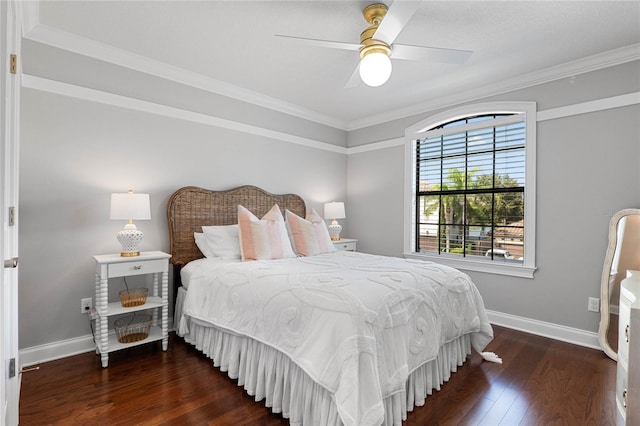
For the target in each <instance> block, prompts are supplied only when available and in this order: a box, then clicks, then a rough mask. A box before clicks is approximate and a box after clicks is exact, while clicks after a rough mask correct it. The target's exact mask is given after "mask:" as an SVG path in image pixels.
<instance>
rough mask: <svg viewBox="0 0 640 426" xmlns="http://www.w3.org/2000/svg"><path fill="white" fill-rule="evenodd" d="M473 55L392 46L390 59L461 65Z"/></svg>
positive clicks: (436, 48)
mask: <svg viewBox="0 0 640 426" xmlns="http://www.w3.org/2000/svg"><path fill="white" fill-rule="evenodd" d="M471 54H473V52H472V51H470V50H456V49H442V48H439V47H427V46H410V45H406V44H394V45H393V46H391V58H393V59H405V60H409V61H431V62H442V63H445V64H463V63H465V62H466V61H467V59H469V57H470V56H471Z"/></svg>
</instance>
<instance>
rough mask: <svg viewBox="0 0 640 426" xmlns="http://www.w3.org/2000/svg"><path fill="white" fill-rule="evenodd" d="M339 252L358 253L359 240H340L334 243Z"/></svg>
mask: <svg viewBox="0 0 640 426" xmlns="http://www.w3.org/2000/svg"><path fill="white" fill-rule="evenodd" d="M332 242H333V245H334V246H335V247H336V248H337V249H338V250H344V251H356V243H357V242H358V240H354V239H352V238H340V239H339V240H338V241H332Z"/></svg>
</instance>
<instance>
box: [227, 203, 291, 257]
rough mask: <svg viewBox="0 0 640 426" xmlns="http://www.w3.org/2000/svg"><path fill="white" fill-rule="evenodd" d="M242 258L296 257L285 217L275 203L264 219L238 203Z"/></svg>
mask: <svg viewBox="0 0 640 426" xmlns="http://www.w3.org/2000/svg"><path fill="white" fill-rule="evenodd" d="M238 225H239V226H240V252H241V253H242V260H266V259H283V258H288V257H296V255H295V253H294V252H293V249H292V248H291V242H290V241H289V237H288V235H287V229H286V227H285V224H284V218H283V217H282V213H281V212H280V208H279V207H278V205H277V204H275V205H274V206H273V207H272V208H271V210H269V211H268V212H267V214H265V215H264V216H263V217H262V219H258V218H257V217H256V216H255V215H254V214H253V213H251V212H250V211H249V210H247V209H246V208H245V207H244V206H241V205H238Z"/></svg>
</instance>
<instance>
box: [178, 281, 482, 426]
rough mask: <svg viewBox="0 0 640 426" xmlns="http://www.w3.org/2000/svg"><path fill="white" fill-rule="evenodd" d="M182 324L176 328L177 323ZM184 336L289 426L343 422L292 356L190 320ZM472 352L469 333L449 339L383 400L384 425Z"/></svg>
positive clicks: (420, 400)
mask: <svg viewBox="0 0 640 426" xmlns="http://www.w3.org/2000/svg"><path fill="white" fill-rule="evenodd" d="M185 294H186V293H185V291H184V289H183V288H180V289H179V291H178V298H177V300H176V312H175V316H174V318H176V320H179V319H180V318H181V317H182V305H183V301H184V296H185ZM176 328H178V327H176ZM188 328H189V332H188V333H187V334H186V335H184V336H182V337H183V338H184V340H185V341H186V342H188V343H191V344H192V345H194V346H195V347H196V348H197V349H198V350H199V351H201V352H202V353H204V354H205V355H206V356H207V357H209V358H211V359H212V360H213V365H214V366H216V367H219V368H220V370H221V371H224V372H227V374H228V375H229V377H231V378H232V379H237V380H238V386H243V387H244V389H245V391H246V392H247V393H248V394H249V395H251V396H253V397H254V398H255V400H256V401H261V400H263V399H264V400H265V405H266V406H267V407H270V408H271V411H273V412H274V413H281V414H282V416H283V417H285V418H287V419H289V423H290V424H291V425H314V426H315V425H342V421H341V420H340V417H339V416H338V411H337V410H336V406H335V404H334V402H333V398H332V395H331V393H330V392H329V391H327V390H326V389H325V388H323V387H322V386H320V385H319V384H317V383H316V382H314V381H313V380H312V379H311V378H310V377H309V376H308V375H307V374H306V373H305V372H304V371H303V370H302V369H301V368H300V367H298V365H296V364H295V363H293V362H292V361H291V360H290V358H289V357H288V356H287V355H285V354H283V353H282V352H280V351H278V350H277V349H274V348H272V347H271V346H268V345H266V344H263V343H261V342H258V341H256V340H253V339H251V338H249V337H246V336H242V335H237V334H235V333H231V332H229V331H225V330H221V329H218V328H216V327H214V326H211V325H209V324H205V323H201V322H199V321H190V322H189V324H188ZM470 353H471V338H470V335H465V336H462V337H459V338H458V339H456V340H454V341H452V342H449V343H446V344H445V345H444V346H442V347H441V348H440V352H439V353H438V356H437V357H436V359H434V360H433V361H430V362H428V363H426V364H424V365H422V366H421V367H419V368H418V369H416V370H415V371H414V372H413V373H411V375H410V376H409V378H408V380H407V383H406V387H405V391H403V392H401V393H396V394H394V395H390V396H388V397H387V398H385V399H384V406H385V421H384V423H383V424H384V425H385V426H390V425H394V426H401V425H402V421H403V420H406V419H407V412H409V411H412V410H413V408H414V407H415V406H422V405H424V403H425V400H426V398H427V395H431V393H432V392H433V390H434V389H436V390H440V385H442V384H443V383H444V382H446V381H448V380H449V378H450V377H451V373H452V372H455V371H456V370H457V369H458V367H459V366H461V365H462V364H463V363H464V361H465V359H466V357H467V355H469V354H470Z"/></svg>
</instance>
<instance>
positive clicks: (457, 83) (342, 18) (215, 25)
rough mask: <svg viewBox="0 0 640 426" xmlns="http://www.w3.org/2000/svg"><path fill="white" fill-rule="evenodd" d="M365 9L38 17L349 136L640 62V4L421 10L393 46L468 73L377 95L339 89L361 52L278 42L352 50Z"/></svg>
mask: <svg viewBox="0 0 640 426" xmlns="http://www.w3.org/2000/svg"><path fill="white" fill-rule="evenodd" d="M396 1H404V0H396ZM370 3H372V1H140V2H139V1H106V2H97V1H70V2H58V1H42V2H40V4H39V17H38V19H39V24H40V26H46V27H52V28H55V29H59V30H62V31H64V32H67V33H71V34H73V35H76V36H80V37H83V38H87V39H90V40H93V41H95V42H98V43H100V44H103V45H108V46H111V47H114V48H117V49H121V50H124V51H127V52H131V53H133V54H136V55H140V56H142V57H145V58H150V59H153V60H155V61H159V62H162V63H166V64H170V65H172V66H174V67H178V68H180V69H182V70H185V71H189V72H191V73H196V74H198V75H201V76H204V77H207V78H210V79H212V80H211V81H217V82H224V83H228V84H231V85H234V86H238V87H240V88H243V89H246V90H247V91H249V93H253V94H254V95H256V96H265V98H273V99H274V101H275V102H276V103H277V102H281V103H282V104H286V105H290V106H292V108H293V109H295V108H299V109H300V110H304V111H307V117H317V121H320V122H325V123H330V124H332V125H335V126H336V127H342V128H345V129H353V128H357V127H359V126H362V125H365V124H372V123H373V122H376V121H384V120H385V119H389V118H392V117H394V115H395V116H399V115H398V114H405V115H406V113H407V112H409V113H417V112H419V111H420V110H421V108H425V106H427V105H444V104H446V103H447V102H451V101H452V100H456V99H469V98H471V97H478V96H482V95H487V94H490V93H489V91H492V92H493V93H495V92H499V91H503V90H509V89H512V88H517V87H523V86H526V85H527V84H533V83H534V82H539V81H540V80H542V79H544V78H550V77H552V78H557V77H558V76H562V75H563V74H562V73H565V76H570V75H571V72H573V70H572V68H571V66H567V64H578V63H581V62H580V61H581V60H583V58H589V57H593V56H594V55H599V56H596V57H597V58H599V57H603V58H609V59H608V60H611V59H610V58H614V59H613V61H618V62H624V61H628V60H633V59H640V2H639V1H629V2H623V1H564V2H558V1H424V2H422V4H421V5H420V8H419V9H418V11H417V13H416V14H415V15H414V16H413V17H412V18H411V20H410V21H409V22H408V24H407V25H406V27H405V28H404V30H403V31H402V32H401V33H400V35H399V36H398V38H397V39H396V42H397V43H402V44H411V45H424V46H433V47H445V48H453V49H463V50H472V51H473V52H474V53H473V55H472V56H471V58H470V60H468V61H467V62H466V63H465V64H463V65H450V64H438V63H425V62H409V61H399V60H395V61H394V62H393V73H392V76H391V78H390V80H389V81H388V82H387V83H386V84H385V85H383V86H382V87H378V88H371V87H367V86H365V85H364V84H360V85H359V86H357V87H354V88H348V89H347V88H345V87H344V85H345V83H346V82H347V80H348V79H349V77H350V75H351V73H352V72H353V70H354V69H355V67H356V65H357V62H358V55H357V52H350V51H341V50H334V49H326V48H319V47H310V46H301V45H297V44H292V43H287V42H285V41H283V40H282V39H278V38H276V37H274V35H275V34H287V35H294V36H300V37H308V38H316V39H326V40H335V41H344V42H350V43H359V36H360V32H361V31H362V30H364V28H365V27H366V26H367V23H366V22H365V21H364V18H363V17H362V13H361V11H362V9H363V8H364V7H365V6H366V5H368V4H370ZM389 3H390V2H387V4H389ZM611 52H613V55H612V53H611ZM616 52H622V53H620V54H617V53H616ZM619 57H622V58H623V59H619ZM592 63H593V60H592V61H591V62H590V64H592ZM591 66H592V65H591ZM576 69H577V70H578V71H580V69H581V68H580V67H578V66H576ZM554 70H555V71H554ZM639 78H640V77H639Z"/></svg>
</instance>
